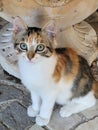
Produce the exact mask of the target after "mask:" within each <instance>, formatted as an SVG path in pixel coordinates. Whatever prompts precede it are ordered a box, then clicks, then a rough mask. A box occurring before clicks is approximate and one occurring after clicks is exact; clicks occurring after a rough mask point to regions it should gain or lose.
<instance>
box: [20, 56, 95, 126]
mask: <svg viewBox="0 0 98 130" xmlns="http://www.w3.org/2000/svg"><path fill="white" fill-rule="evenodd" d="M39 59H40V60H39ZM56 63H57V59H56V57H54V55H53V56H51V57H50V58H45V57H41V56H38V55H37V56H36V57H35V59H33V60H32V61H29V60H27V58H26V56H25V55H24V54H22V55H20V57H19V68H20V74H21V80H22V82H23V84H24V85H25V86H26V87H27V89H28V90H29V91H30V92H31V99H32V106H30V107H29V108H28V115H29V116H32V117H34V116H36V123H37V124H38V125H41V126H43V125H46V124H48V123H49V120H50V117H51V114H52V110H53V107H54V104H55V102H57V103H59V104H62V105H65V104H68V106H64V107H63V108H62V109H61V111H60V114H61V116H62V117H65V116H70V115H71V114H73V113H77V112H80V111H82V110H84V109H86V108H88V107H91V106H93V105H94V104H95V98H94V96H93V94H92V93H89V94H88V95H87V96H85V97H83V98H82V97H81V98H77V99H74V100H73V101H72V102H71V105H69V98H70V97H71V96H72V92H71V88H72V86H73V82H72V81H70V82H66V83H65V81H64V79H63V78H61V80H60V82H59V83H55V81H54V79H53V77H52V75H53V72H54V68H55V65H56ZM65 80H66V79H65ZM84 102H85V103H84ZM76 104H78V105H76ZM76 106H77V108H76ZM66 107H67V108H66ZM75 109H76V110H75Z"/></svg>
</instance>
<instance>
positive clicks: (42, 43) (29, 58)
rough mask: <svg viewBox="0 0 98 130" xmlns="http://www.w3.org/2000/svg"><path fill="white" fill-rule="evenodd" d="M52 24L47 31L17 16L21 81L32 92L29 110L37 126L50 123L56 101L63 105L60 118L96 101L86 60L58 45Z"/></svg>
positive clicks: (97, 88) (16, 42)
mask: <svg viewBox="0 0 98 130" xmlns="http://www.w3.org/2000/svg"><path fill="white" fill-rule="evenodd" d="M55 36H56V35H55V31H54V28H53V27H52V26H50V25H49V26H47V28H45V29H44V30H42V29H41V28H37V27H27V25H26V24H25V22H24V21H23V20H22V19H21V18H20V17H16V18H15V20H14V24H13V43H14V48H15V50H16V52H17V56H18V65H19V70H20V75H21V81H22V83H23V84H24V85H25V86H26V88H27V89H28V90H29V91H30V93H31V99H32V105H31V106H29V107H28V109H27V113H28V115H29V116H30V117H36V123H37V124H38V125H41V126H43V125H47V124H48V123H49V121H50V118H51V114H52V111H53V107H54V105H55V103H58V104H60V105H62V107H61V109H60V115H61V117H69V116H71V115H72V114H74V113H79V112H81V111H83V110H85V109H87V108H90V107H92V106H93V105H95V103H96V98H95V96H97V97H98V86H97V83H96V82H95V81H94V79H93V76H92V74H91V71H90V67H89V66H88V64H87V61H86V60H85V59H84V58H82V57H81V56H79V55H77V53H76V52H75V51H74V50H72V49H71V48H56V49H55V44H56V38H55Z"/></svg>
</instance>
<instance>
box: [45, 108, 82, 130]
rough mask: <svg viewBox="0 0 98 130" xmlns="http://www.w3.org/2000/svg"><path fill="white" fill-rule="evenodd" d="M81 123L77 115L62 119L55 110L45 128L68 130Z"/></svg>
mask: <svg viewBox="0 0 98 130" xmlns="http://www.w3.org/2000/svg"><path fill="white" fill-rule="evenodd" d="M82 121H83V119H82V118H81V117H80V116H79V115H78V114H74V115H72V116H70V117H68V118H62V117H60V115H59V110H58V109H57V110H55V111H54V112H53V115H52V118H51V121H50V123H49V124H48V125H47V127H48V128H49V129H50V130H69V129H71V128H73V127H74V126H76V125H77V124H79V123H81V122H82Z"/></svg>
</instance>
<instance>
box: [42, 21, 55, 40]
mask: <svg viewBox="0 0 98 130" xmlns="http://www.w3.org/2000/svg"><path fill="white" fill-rule="evenodd" d="M42 30H43V31H44V32H45V33H46V34H47V36H48V37H49V38H50V40H52V39H53V38H54V37H56V33H57V30H56V25H55V23H54V21H50V22H49V23H48V24H46V25H45V26H44V27H43V28H42Z"/></svg>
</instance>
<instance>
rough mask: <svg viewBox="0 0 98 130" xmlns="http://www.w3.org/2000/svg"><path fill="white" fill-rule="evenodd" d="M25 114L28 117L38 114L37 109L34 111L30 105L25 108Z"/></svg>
mask: <svg viewBox="0 0 98 130" xmlns="http://www.w3.org/2000/svg"><path fill="white" fill-rule="evenodd" d="M27 114H28V116H29V117H36V116H37V114H38V111H35V110H34V109H33V108H32V106H29V107H28V109H27Z"/></svg>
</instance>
